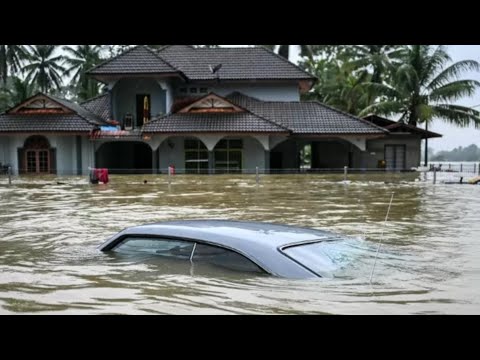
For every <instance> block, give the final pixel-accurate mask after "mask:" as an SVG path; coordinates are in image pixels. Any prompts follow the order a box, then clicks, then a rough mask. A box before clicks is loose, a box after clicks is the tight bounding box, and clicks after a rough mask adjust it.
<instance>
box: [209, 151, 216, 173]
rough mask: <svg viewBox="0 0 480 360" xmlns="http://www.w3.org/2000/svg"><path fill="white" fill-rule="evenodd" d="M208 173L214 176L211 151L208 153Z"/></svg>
mask: <svg viewBox="0 0 480 360" xmlns="http://www.w3.org/2000/svg"><path fill="white" fill-rule="evenodd" d="M208 173H209V174H210V175H212V174H215V154H214V152H213V151H208Z"/></svg>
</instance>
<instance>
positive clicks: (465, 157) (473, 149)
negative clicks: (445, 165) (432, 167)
mask: <svg viewBox="0 0 480 360" xmlns="http://www.w3.org/2000/svg"><path fill="white" fill-rule="evenodd" d="M429 154H430V160H431V161H480V148H479V147H478V146H477V145H475V144H472V145H470V146H467V147H461V146H460V147H458V148H455V149H453V150H452V151H439V152H435V151H434V150H433V149H430V150H429Z"/></svg>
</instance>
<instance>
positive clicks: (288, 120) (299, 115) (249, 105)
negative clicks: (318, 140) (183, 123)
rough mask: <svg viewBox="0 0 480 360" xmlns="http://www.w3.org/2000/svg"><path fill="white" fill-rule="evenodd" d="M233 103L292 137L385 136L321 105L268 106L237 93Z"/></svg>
mask: <svg viewBox="0 0 480 360" xmlns="http://www.w3.org/2000/svg"><path fill="white" fill-rule="evenodd" d="M227 98H228V99H230V100H231V101H232V102H233V103H235V104H237V105H238V106H241V107H243V108H245V109H248V110H249V111H251V112H252V113H254V114H256V115H260V116H262V117H263V118H266V119H269V120H271V121H274V122H276V123H278V124H280V125H283V126H285V127H286V128H288V129H290V130H291V131H292V133H293V134H316V135H319V134H332V135H333V134H336V135H350V134H385V133H388V130H385V129H383V128H381V127H379V126H376V125H374V124H372V123H370V122H368V121H366V120H363V119H361V118H357V117H355V116H352V115H350V114H347V113H344V112H342V111H339V110H336V109H334V108H331V107H329V106H326V105H323V104H321V103H319V102H316V101H313V102H265V101H260V100H257V99H254V98H251V97H248V96H245V95H243V94H241V93H238V92H235V93H232V94H230V95H228V96H227Z"/></svg>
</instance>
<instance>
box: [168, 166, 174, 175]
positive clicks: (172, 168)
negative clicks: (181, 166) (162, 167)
mask: <svg viewBox="0 0 480 360" xmlns="http://www.w3.org/2000/svg"><path fill="white" fill-rule="evenodd" d="M169 168H170V175H175V165H170V166H169Z"/></svg>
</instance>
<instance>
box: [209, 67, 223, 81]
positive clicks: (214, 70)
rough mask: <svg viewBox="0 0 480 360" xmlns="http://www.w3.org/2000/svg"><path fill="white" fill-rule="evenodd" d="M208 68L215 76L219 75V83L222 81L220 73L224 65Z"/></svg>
mask: <svg viewBox="0 0 480 360" xmlns="http://www.w3.org/2000/svg"><path fill="white" fill-rule="evenodd" d="M208 67H209V68H210V72H211V73H212V74H213V75H217V81H220V74H219V73H218V72H219V71H220V69H221V68H222V64H218V65H216V66H212V65H208Z"/></svg>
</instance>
